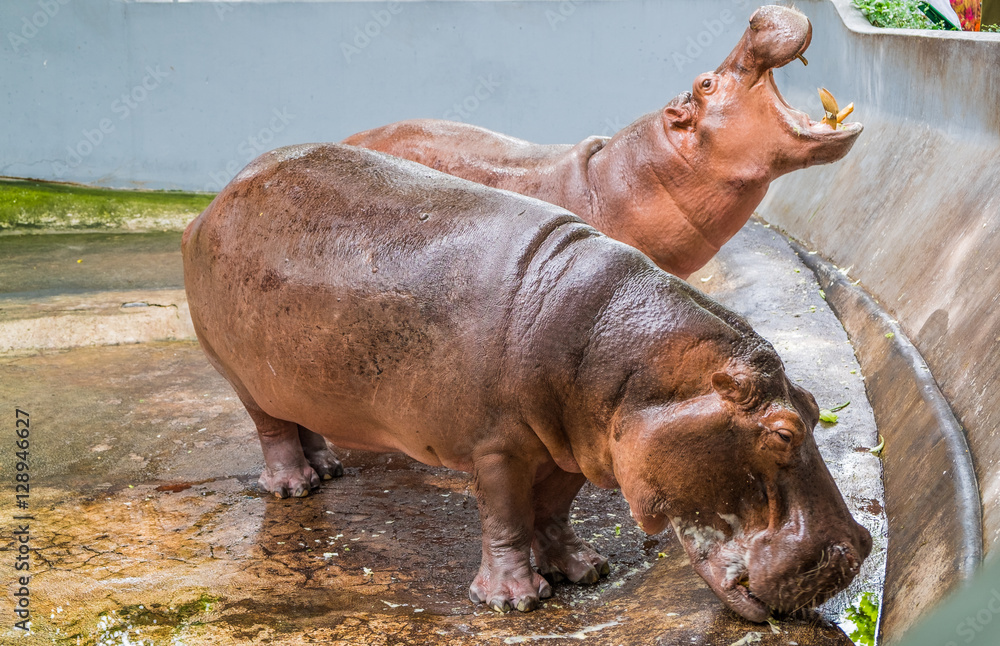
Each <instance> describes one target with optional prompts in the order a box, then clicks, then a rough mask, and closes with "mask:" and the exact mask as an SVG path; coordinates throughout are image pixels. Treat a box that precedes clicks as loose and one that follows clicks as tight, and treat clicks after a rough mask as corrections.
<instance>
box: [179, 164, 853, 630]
mask: <svg viewBox="0 0 1000 646" xmlns="http://www.w3.org/2000/svg"><path fill="white" fill-rule="evenodd" d="M183 256H184V277H185V284H186V288H187V294H188V301H189V304H190V308H191V317H192V320H193V322H194V326H195V330H196V331H197V334H198V339H199V341H200V343H201V346H202V348H203V349H204V351H205V353H206V355H207V356H208V358H209V360H210V361H211V363H212V365H214V366H215V367H216V368H217V369H218V370H219V372H220V373H222V375H223V376H225V378H226V379H227V380H228V381H229V382H230V383H231V384H232V386H233V388H234V389H235V390H236V393H237V394H238V396H239V398H240V399H241V400H242V402H243V404H244V405H245V406H246V409H247V411H248V412H249V414H250V416H251V418H252V419H253V421H254V422H255V424H256V426H257V430H258V434H259V437H260V442H261V447H262V449H263V453H264V460H265V463H266V467H265V470H264V474H263V475H262V476H261V480H260V481H261V484H262V485H263V486H264V487H265V488H267V489H268V490H270V491H272V492H274V493H275V494H277V495H278V496H279V497H284V496H287V495H289V494H290V495H293V496H304V495H307V494H308V492H309V490H310V488H312V487H316V486H317V485H318V484H319V483H320V479H321V478H324V477H330V476H334V475H338V474H339V473H340V472H341V470H340V466H339V463H338V462H337V459H336V458H335V457H334V455H333V454H332V453H331V452H330V450H329V448H328V447H327V444H326V442H325V441H324V438H325V440H329V442H330V443H332V444H334V445H336V446H340V447H343V448H351V449H353V448H357V449H367V450H372V451H401V452H403V453H406V454H407V455H410V456H412V457H413V458H415V459H417V460H420V461H421V462H424V463H426V464H430V465H444V466H446V467H448V468H451V469H458V470H462V471H466V472H469V473H471V474H472V476H473V490H474V492H475V495H476V497H477V500H478V503H479V510H480V518H481V521H482V541H483V543H482V553H483V555H482V562H481V566H480V569H479V573H478V574H477V575H476V577H475V579H474V581H473V583H472V586H471V588H470V597H471V598H472V600H473V601H476V602H485V603H487V604H489V605H490V606H491V607H493V608H496V609H501V610H505V609H510V608H517V609H519V610H530V609H532V608H534V607H535V606H536V605H537V603H538V600H539V599H540V598H545V597H548V596H550V595H551V594H552V588H551V585H550V583H549V581H548V580H547V578H548V579H558V578H561V577H565V578H568V579H569V580H571V581H574V582H583V583H593V582H595V581H597V580H598V579H599V577H600V576H601V575H602V574H606V573H607V572H608V564H607V561H606V559H604V558H603V557H601V556H600V555H599V554H598V553H597V552H595V551H594V550H593V549H592V548H591V547H590V546H588V545H587V544H586V543H585V542H584V541H583V540H581V539H580V538H579V537H578V536H576V534H575V533H574V531H573V528H572V526H571V524H570V522H569V517H568V516H569V509H570V505H571V503H572V501H573V498H574V496H576V494H577V492H578V491H579V489H580V487H581V486H582V485H583V483H584V482H585V480H586V479H590V480H591V481H592V482H594V483H595V484H597V485H599V486H601V487H605V488H618V489H620V490H621V492H622V494H623V495H624V496H625V498H626V499H627V501H628V503H629V505H630V508H631V511H632V515H633V517H634V518H635V519H636V521H637V522H638V523H639V525H640V526H641V527H642V528H643V529H644V530H645V531H646V532H649V533H656V532H660V531H662V530H663V529H665V528H666V526H667V524H668V523H670V524H672V525H673V527H674V529H675V532H676V534H677V536H678V537H679V538H680V539H681V541H682V543H683V544H684V547H685V548H686V550H687V553H688V555H689V557H690V559H691V562H692V564H693V566H694V567H695V569H696V570H697V571H698V573H699V574H701V576H702V577H704V579H705V580H706V581H707V582H708V584H709V585H710V586H711V588H712V589H713V590H714V591H715V593H716V594H717V595H718V596H719V598H721V599H722V600H723V601H724V602H725V603H726V604H727V605H729V607H731V608H732V609H734V610H735V611H736V612H738V613H740V614H741V615H743V616H744V617H747V618H749V619H752V620H754V621H763V620H764V619H765V618H766V617H767V616H768V614H769V613H770V611H771V609H772V608H773V609H775V610H777V611H790V610H794V609H796V608H798V607H804V606H809V605H812V604H816V603H819V602H821V601H823V600H824V599H826V598H827V597H829V596H830V595H831V594H833V593H835V592H837V591H838V590H840V589H842V588H843V587H844V586H845V585H847V584H848V583H849V582H850V580H851V579H852V578H853V577H854V575H855V574H856V573H857V572H858V568H859V566H860V564H861V562H862V561H863V559H864V558H865V557H866V556H867V555H868V553H869V551H870V548H871V539H870V537H869V535H868V532H867V531H866V530H865V529H864V528H863V527H861V526H860V525H858V524H857V523H856V522H855V521H854V519H853V518H852V517H851V515H850V513H849V512H848V510H847V508H846V506H845V504H844V501H843V499H842V498H841V495H840V492H839V491H838V490H837V487H836V485H835V484H834V482H833V479H832V478H831V476H830V474H829V472H828V471H827V469H826V466H825V464H824V462H823V459H822V458H821V456H820V454H819V451H818V449H817V447H816V443H815V441H814V439H813V436H812V430H813V427H814V425H815V424H816V422H817V416H818V410H817V407H816V403H815V401H814V399H813V398H812V396H811V395H810V394H809V393H808V392H806V391H805V390H803V389H801V388H800V387H798V386H796V385H795V384H793V383H791V382H790V381H789V380H788V379H787V378H786V376H785V373H784V369H783V366H782V363H781V360H780V359H779V358H778V356H777V355H776V354H775V352H774V349H773V348H772V347H771V345H770V344H769V343H767V341H765V340H764V339H762V338H761V337H760V336H758V335H757V334H755V333H754V331H753V330H752V329H751V328H750V327H749V325H748V324H747V323H746V322H745V321H744V320H743V319H741V318H740V317H739V316H737V315H735V314H733V313H732V312H730V311H728V310H726V309H725V308H723V307H722V306H720V305H719V304H717V303H715V302H714V301H712V300H711V299H710V298H708V297H707V296H705V295H703V294H701V293H700V292H698V291H697V290H695V289H693V288H691V287H690V286H688V285H687V284H686V283H684V282H683V281H681V280H679V279H677V278H676V277H674V276H671V275H670V274H668V273H667V272H664V271H662V270H661V269H659V268H657V267H656V266H655V265H654V264H653V263H652V262H651V261H650V260H649V259H648V258H647V257H646V256H645V255H643V254H642V253H640V252H638V251H637V250H635V249H634V248H632V247H630V246H628V245H625V244H622V243H620V242H617V241H614V240H612V239H610V238H608V237H606V236H604V235H603V234H601V233H599V232H598V231H596V230H595V229H593V228H592V227H590V226H588V225H587V224H585V223H584V222H582V221H581V220H580V219H579V218H577V217H576V216H574V215H572V214H571V213H569V212H568V211H566V210H564V209H561V208H559V207H556V206H554V205H551V204H548V203H545V202H542V201H539V200H535V199H532V198H528V197H524V196H521V195H516V194H513V193H509V192H506V191H498V190H495V189H492V188H489V187H486V186H483V185H481V184H476V183H473V182H468V181H466V180H462V179H459V178H456V177H453V176H449V175H445V174H443V173H439V172H437V171H434V170H431V169H429V168H427V167H426V166H422V165H419V164H416V163H413V162H409V161H405V160H402V159H398V158H396V157H392V156H389V155H385V154H381V153H377V152H372V151H368V150H363V149H359V148H352V147H349V146H343V145H337V144H309V145H302V146H294V147H289V148H282V149H279V150H276V151H273V152H270V153H267V154H265V155H262V156H261V157H259V158H258V159H257V160H255V161H254V162H252V163H251V164H250V165H249V166H248V167H247V168H246V169H244V170H243V171H242V172H241V173H240V174H239V175H237V177H236V178H235V179H234V180H233V181H232V182H231V183H230V184H229V185H228V186H227V187H226V188H225V189H224V190H223V191H222V192H221V193H220V194H219V195H218V197H217V198H216V199H215V200H214V201H213V202H212V204H211V205H210V206H209V207H208V208H207V209H206V210H205V212H204V213H202V214H201V215H200V216H199V217H198V218H197V219H195V220H194V221H193V222H192V223H191V224H190V225H189V226H188V228H187V230H186V231H185V233H184V238H183ZM532 553H534V557H535V563H536V565H537V567H538V571H535V570H534V569H533V568H532V565H531V562H530V557H531V554H532Z"/></svg>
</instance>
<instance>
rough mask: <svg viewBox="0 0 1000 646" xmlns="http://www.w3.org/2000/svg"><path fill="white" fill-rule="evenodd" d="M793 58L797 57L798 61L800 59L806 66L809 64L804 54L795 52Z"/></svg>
mask: <svg viewBox="0 0 1000 646" xmlns="http://www.w3.org/2000/svg"><path fill="white" fill-rule="evenodd" d="M795 58H797V59H799V60H800V61H802V64H803V65H806V66H808V65H809V61H808V60H806V57H805V56H803V55H802V54H796V55H795Z"/></svg>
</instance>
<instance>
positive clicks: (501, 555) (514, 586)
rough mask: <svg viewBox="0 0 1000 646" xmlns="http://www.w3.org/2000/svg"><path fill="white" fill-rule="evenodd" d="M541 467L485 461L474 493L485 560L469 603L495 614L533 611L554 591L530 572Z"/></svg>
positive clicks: (500, 458) (477, 469)
mask: <svg viewBox="0 0 1000 646" xmlns="http://www.w3.org/2000/svg"><path fill="white" fill-rule="evenodd" d="M536 468H537V465H535V464H533V463H532V462H531V461H529V460H526V459H524V458H522V457H521V456H519V455H514V454H512V453H493V454H489V455H485V456H480V457H478V458H477V459H476V460H475V463H474V465H473V490H474V492H475V494H476V500H477V501H478V503H479V519H480V522H481V523H482V527H483V560H482V563H481V564H480V566H479V573H478V574H477V575H476V578H475V579H474V580H473V581H472V585H471V586H470V587H469V598H470V599H472V601H473V602H475V603H485V604H486V605H488V606H489V607H490V608H492V609H493V610H496V611H498V612H507V611H508V610H511V609H514V608H516V609H518V610H520V611H521V612H527V611H529V610H534V609H535V608H536V607H538V601H539V599H547V598H548V597H551V596H552V586H551V585H549V583H548V581H546V580H545V578H544V577H543V576H541V575H540V574H538V573H537V572H535V571H534V570H533V569H532V568H531V540H532V529H533V526H534V514H533V513H532V484H533V481H534V473H535V470H536Z"/></svg>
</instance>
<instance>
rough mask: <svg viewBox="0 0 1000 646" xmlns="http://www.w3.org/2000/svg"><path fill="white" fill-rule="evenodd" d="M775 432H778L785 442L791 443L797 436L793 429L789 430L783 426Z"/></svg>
mask: <svg viewBox="0 0 1000 646" xmlns="http://www.w3.org/2000/svg"><path fill="white" fill-rule="evenodd" d="M775 433H777V434H778V437H780V438H781V441H782V442H784V443H785V444H791V443H792V440H793V439H794V438H795V436H794V435H792V432H791V431H787V430H785V429H783V428H779V429H778V430H777V431H775Z"/></svg>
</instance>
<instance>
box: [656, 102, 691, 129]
mask: <svg viewBox="0 0 1000 646" xmlns="http://www.w3.org/2000/svg"><path fill="white" fill-rule="evenodd" d="M663 119H664V121H666V123H667V126H668V127H673V128H680V129H683V130H688V129H690V128H691V127H693V126H694V111H692V110H691V105H690V103H684V104H681V105H668V106H667V107H665V108H663Z"/></svg>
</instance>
